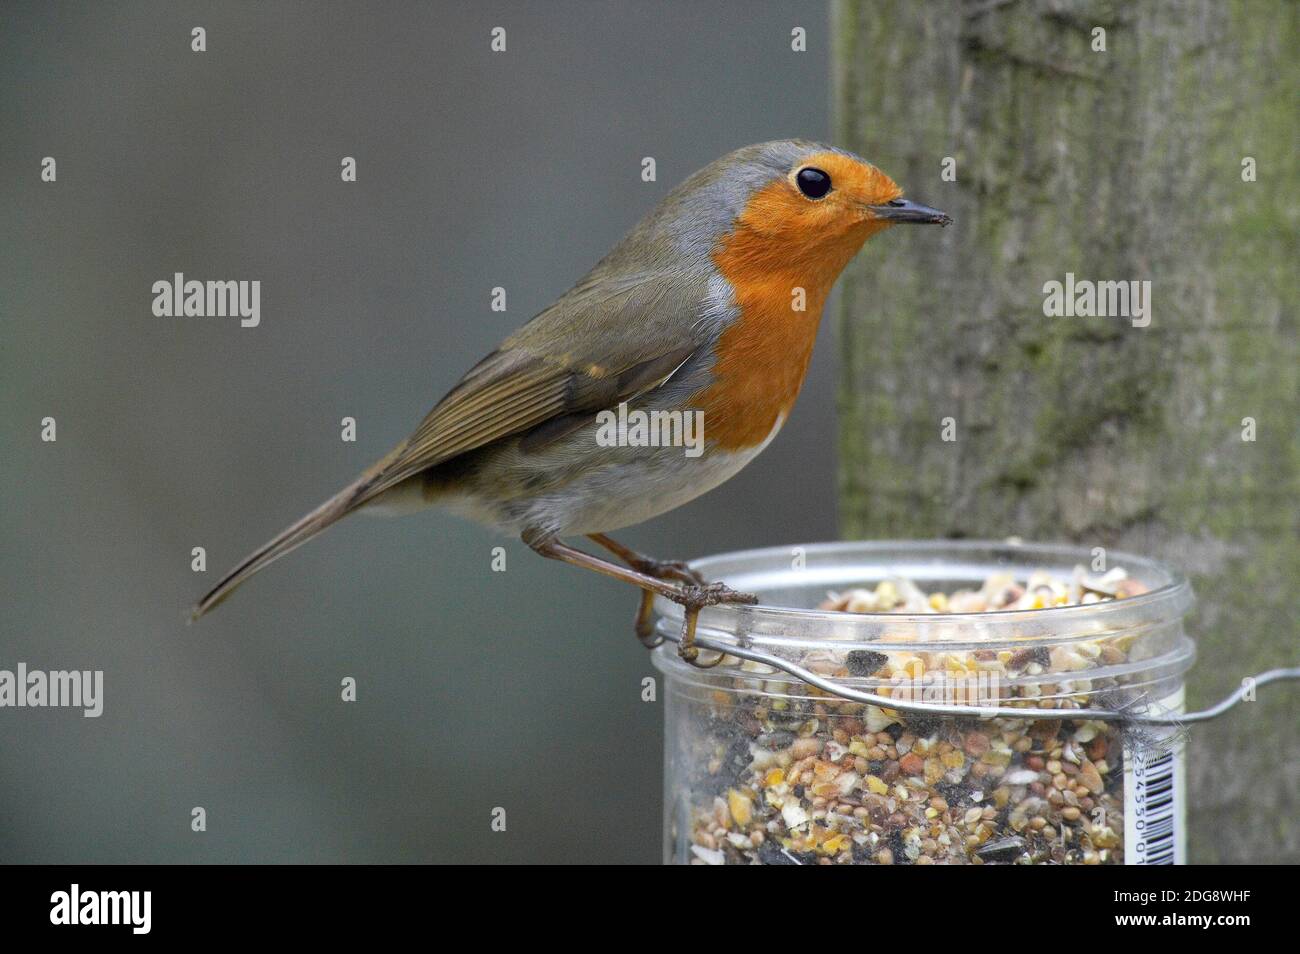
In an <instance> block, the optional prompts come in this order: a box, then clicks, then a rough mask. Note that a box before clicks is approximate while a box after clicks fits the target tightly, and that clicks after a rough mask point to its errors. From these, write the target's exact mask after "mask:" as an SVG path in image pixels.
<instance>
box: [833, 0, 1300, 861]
mask: <svg viewBox="0 0 1300 954" xmlns="http://www.w3.org/2000/svg"><path fill="white" fill-rule="evenodd" d="M1297 9H1298V6H1297V4H1295V3H1265V2H1259V3H1252V2H1246V0H1236V2H1216V0H1181V2H1173V0H1159V2H1148V3H1141V4H1131V5H1130V4H1120V3H1105V2H1084V0H1079V2H1072V0H1022V2H1014V0H969V2H965V3H961V4H951V5H948V4H937V3H916V2H904V0H896V2H852V0H843V2H839V3H837V5H836V7H835V11H834V17H833V28H834V32H835V42H836V54H835V64H834V77H835V87H836V88H835V99H836V107H837V110H838V113H837V119H836V123H837V137H836V138H837V141H838V142H839V143H840V144H842V145H844V146H846V147H848V148H850V149H853V150H854V151H856V152H858V153H859V154H861V155H862V156H864V157H865V158H867V159H869V160H870V161H872V162H874V163H876V164H878V165H879V166H880V167H881V168H883V169H884V170H885V171H887V172H888V173H890V175H892V176H893V177H894V178H895V179H896V180H897V181H898V182H899V183H900V185H902V186H903V187H904V189H906V190H907V194H908V195H909V196H910V197H912V198H915V199H917V200H919V201H922V202H925V203H926V204H927V205H934V206H936V207H938V208H941V209H944V210H945V211H947V212H950V213H951V214H952V215H953V216H954V218H955V219H956V224H955V226H953V227H950V228H948V229H946V230H944V231H942V232H940V231H938V230H936V229H933V228H930V227H899V228H895V229H893V230H891V232H890V233H889V234H887V235H885V236H882V237H880V238H878V239H876V240H875V241H873V242H871V243H870V244H869V245H868V247H867V249H866V250H865V252H864V253H863V254H862V255H860V256H859V258H858V260H857V261H856V262H855V263H854V264H853V265H852V266H851V268H850V270H849V271H848V273H847V274H846V276H845V279H844V282H843V286H842V287H843V293H842V296H841V301H840V310H839V314H838V316H837V318H838V328H839V333H840V335H841V338H840V343H841V347H842V349H843V357H842V375H843V377H842V380H841V393H840V413H841V418H840V427H841V439H840V451H841V468H842V469H841V485H840V486H841V506H842V532H843V533H844V535H845V536H847V537H864V538H886V537H909V538H917V537H920V538H924V537H992V538H1001V537H1006V536H1009V535H1017V536H1021V537H1023V538H1025V539H1026V540H1037V541H1043V542H1054V541H1061V540H1072V541H1076V542H1078V543H1081V544H1085V545H1088V546H1106V547H1113V548H1116V549H1126V550H1131V551H1134V552H1137V553H1141V554H1144V555H1148V556H1152V557H1156V558H1158V559H1163V560H1165V561H1167V562H1169V563H1171V564H1173V565H1174V566H1177V567H1179V568H1181V569H1183V570H1184V571H1185V572H1187V573H1188V575H1189V576H1190V577H1191V578H1192V582H1193V585H1194V586H1195V588H1196V591H1197V594H1198V596H1199V606H1198V609H1197V610H1196V611H1194V616H1193V617H1192V619H1191V621H1190V622H1191V630H1192V632H1193V634H1194V635H1195V636H1196V637H1197V640H1198V646H1199V651H1200V656H1199V659H1198V661H1197V663H1196V666H1195V668H1194V669H1193V670H1192V672H1191V673H1190V674H1189V692H1188V704H1189V707H1190V708H1197V707H1200V706H1202V705H1204V704H1206V703H1209V702H1211V701H1215V700H1217V699H1218V698H1219V697H1220V696H1222V695H1224V694H1226V693H1227V692H1229V691H1230V690H1232V689H1233V688H1235V687H1236V686H1237V685H1238V684H1239V683H1240V680H1241V679H1242V677H1244V676H1246V675H1249V674H1251V673H1255V672H1259V671H1261V670H1263V669H1268V668H1272V667H1275V666H1280V665H1296V664H1297V663H1300V651H1298V650H1300V645H1298V643H1300V640H1297V630H1296V617H1297V613H1296V606H1297V592H1296V591H1297V584H1298V582H1300V549H1298V547H1297V532H1298V527H1297V518H1296V500H1297V490H1298V489H1300V486H1298V484H1300V481H1298V480H1297V471H1298V470H1300V466H1298V462H1300V448H1298V443H1297V439H1296V438H1297V421H1300V406H1298V405H1300V401H1298V394H1300V388H1298V385H1297V369H1298V368H1300V353H1298V351H1300V349H1298V348H1297V335H1296V322H1295V307H1296V301H1297V294H1296V292H1297V287H1296V286H1297V282H1296V277H1295V276H1296V263H1297V247H1296V246H1297V241H1296V236H1297V222H1298V220H1300V201H1298V198H1300V192H1297V188H1296V187H1297V183H1298V182H1300V176H1298V175H1297V173H1298V171H1300V170H1298V169H1297V160H1296V151H1295V150H1296V142H1297V123H1296V112H1295V90H1296V89H1297V88H1300V58H1298V57H1296V55H1295V50H1296V49H1297V47H1298V46H1300V35H1298V34H1300V30H1298V22H1300V14H1298V13H1297ZM1097 27H1101V28H1103V29H1104V30H1105V51H1104V52H1098V51H1094V49H1093V48H1092V45H1093V43H1094V33H1093V31H1094V28H1097ZM945 157H950V158H952V159H954V160H955V170H956V180H955V181H944V180H943V179H942V178H941V171H942V168H943V161H944V158H945ZM1247 157H1250V158H1251V159H1253V160H1254V168H1255V171H1256V175H1257V181H1246V178H1247V176H1246V173H1247V172H1248V166H1249V165H1250V164H1249V163H1246V164H1245V165H1244V164H1243V163H1244V162H1245V160H1246V159H1247ZM1067 272H1072V273H1073V274H1074V275H1075V276H1076V278H1077V279H1080V280H1082V279H1088V280H1093V281H1103V280H1122V281H1134V280H1150V282H1151V311H1150V324H1149V325H1147V326H1145V327H1140V326H1138V325H1136V324H1135V323H1134V322H1132V321H1130V320H1125V319H1121V318H1103V317H1096V318H1082V317H1046V316H1045V314H1044V298H1045V294H1044V284H1045V283H1046V282H1049V281H1053V280H1055V281H1060V282H1065V280H1066V273H1067ZM945 418H953V420H954V425H955V428H956V436H957V439H956V440H955V441H952V442H949V441H945V440H943V439H942V435H941V429H942V427H943V424H942V422H943V419H945ZM1247 418H1249V419H1252V420H1253V422H1254V428H1255V435H1254V436H1255V439H1254V440H1253V441H1252V440H1248V439H1244V438H1248V437H1250V436H1251V435H1250V434H1249V433H1248V429H1249V427H1250V424H1249V423H1247V422H1245V420H1244V419H1247ZM1298 711H1300V687H1298V686H1297V685H1296V684H1295V683H1283V684H1279V685H1275V686H1272V687H1270V688H1268V689H1264V690H1261V692H1260V695H1259V700H1258V701H1257V702H1254V703H1250V704H1247V705H1245V706H1243V707H1242V708H1239V709H1237V710H1235V711H1234V712H1232V713H1231V714H1229V715H1227V716H1225V717H1223V718H1221V719H1219V720H1218V721H1216V722H1213V723H1210V724H1209V725H1207V726H1203V727H1198V728H1195V729H1193V730H1192V734H1191V744H1190V747H1189V750H1188V779H1189V789H1190V799H1189V801H1190V804H1189V822H1190V825H1191V831H1190V837H1189V847H1190V852H1191V857H1192V860H1194V861H1198V862H1256V863H1258V862H1261V861H1289V862H1292V863H1294V862H1297V861H1300V825H1297V818H1300V806H1298V804H1297V802H1298V800H1300V794H1298V793H1300V733H1297V723H1298V722H1300V719H1298V718H1297V712H1298Z"/></svg>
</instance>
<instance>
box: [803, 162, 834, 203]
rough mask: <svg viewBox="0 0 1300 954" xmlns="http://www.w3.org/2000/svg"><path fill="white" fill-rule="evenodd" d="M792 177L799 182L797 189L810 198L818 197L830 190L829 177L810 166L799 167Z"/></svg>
mask: <svg viewBox="0 0 1300 954" xmlns="http://www.w3.org/2000/svg"><path fill="white" fill-rule="evenodd" d="M794 178H795V181H796V182H798V183H799V191H800V192H802V193H803V194H804V195H806V196H807V197H808V198H810V199H820V198H821V197H822V196H824V195H826V193H827V192H830V191H831V177H830V176H828V175H827V174H826V173H824V172H822V171H821V170H820V169H814V168H813V167H812V166H806V167H805V168H803V169H800V170H799V173H798V175H796V176H795V177H794Z"/></svg>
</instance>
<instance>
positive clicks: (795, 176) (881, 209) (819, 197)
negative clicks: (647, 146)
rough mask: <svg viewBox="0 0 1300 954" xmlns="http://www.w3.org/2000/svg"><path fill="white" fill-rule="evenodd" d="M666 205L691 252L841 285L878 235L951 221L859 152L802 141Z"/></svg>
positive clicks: (710, 179) (763, 153)
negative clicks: (720, 254)
mask: <svg viewBox="0 0 1300 954" xmlns="http://www.w3.org/2000/svg"><path fill="white" fill-rule="evenodd" d="M665 205H666V206H667V207H668V209H670V210H671V212H672V216H671V217H672V219H674V220H675V223H674V224H675V225H676V229H675V231H676V234H678V236H680V237H681V238H684V239H686V240H687V241H688V242H689V243H690V244H691V246H692V247H691V248H690V249H689V250H690V251H692V252H696V253H703V252H704V251H705V249H706V248H707V249H708V254H710V255H713V254H716V252H717V250H718V248H719V246H725V247H726V248H727V249H729V250H730V252H731V253H732V254H739V255H741V256H742V257H743V258H745V259H746V260H748V261H750V262H751V263H752V264H753V265H754V266H756V267H767V268H774V269H780V270H785V269H786V268H789V267H794V268H799V269H802V268H808V267H813V268H815V269H816V270H817V271H818V272H820V273H827V274H829V275H830V277H831V280H832V281H833V280H834V276H836V275H838V274H839V272H840V270H841V269H842V268H843V267H844V265H846V264H847V263H848V261H849V259H851V258H852V257H853V255H854V254H855V253H856V252H857V251H858V249H859V248H861V246H862V243H863V242H865V241H866V240H867V239H868V238H870V237H871V236H872V235H874V234H875V233H877V232H880V231H882V230H884V229H886V228H888V227H890V226H891V225H897V224H903V223H910V224H934V225H947V224H948V223H949V222H951V221H952V218H951V217H950V216H949V215H948V214H947V213H945V212H940V211H939V210H938V209H931V208H929V207H927V206H924V205H921V204H919V203H916V202H912V201H910V200H908V199H905V198H903V190H902V189H901V188H900V187H899V186H898V184H897V183H895V182H894V180H893V179H891V178H890V177H889V176H888V175H886V174H885V173H884V172H882V171H881V170H880V169H877V168H876V167H875V166H873V165H872V164H871V163H869V162H867V161H866V160H864V159H862V158H860V157H858V156H856V155H854V154H853V153H851V152H847V151H845V150H843V149H837V148H835V147H833V146H826V145H822V144H821V143H815V142H807V141H804V140H797V139H785V140H778V141H775V142H766V143H759V144H758V145H754V146H746V147H744V148H743V149H737V150H736V151H735V152H732V153H729V154H728V155H726V156H723V157H722V158H721V159H719V160H717V161H716V162H714V163H712V164H711V165H709V166H707V167H705V168H704V169H702V170H700V172H698V173H696V174H695V175H694V176H692V177H691V178H690V179H688V180H687V181H686V182H684V183H683V184H682V185H681V186H680V187H679V188H678V189H677V190H675V194H674V195H672V196H669V199H668V200H666V202H665ZM684 250H686V249H684Z"/></svg>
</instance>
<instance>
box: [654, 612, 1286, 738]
mask: <svg viewBox="0 0 1300 954" xmlns="http://www.w3.org/2000/svg"><path fill="white" fill-rule="evenodd" d="M662 635H663V637H664V638H665V639H667V640H668V641H670V642H674V643H680V642H681V634H680V633H677V634H668V633H664V634H662ZM695 645H696V646H698V647H699V648H700V649H706V650H709V651H711V652H715V653H723V654H725V655H727V656H735V657H737V658H739V659H747V660H749V661H750V662H756V663H761V664H763V665H765V666H771V667H772V668H773V669H779V670H781V671H782V672H784V673H787V674H789V675H791V676H794V677H795V678H796V679H800V680H802V681H803V682H806V683H808V684H809V685H810V686H816V687H817V688H818V689H821V690H822V691H823V692H829V693H831V694H832V695H835V696H839V697H840V698H841V699H847V700H849V701H850V702H861V703H865V704H867V705H873V706H879V707H880V708H882V709H896V710H898V711H899V712H925V713H933V714H938V715H947V716H974V717H977V718H980V719H993V718H1008V719H1061V718H1070V719H1088V720H1092V721H1095V722H1122V723H1125V724H1129V725H1133V724H1136V725H1150V726H1184V725H1187V724H1188V723H1192V722H1208V721H1209V720H1210V719H1214V718H1217V717H1218V716H1221V715H1223V713H1225V712H1227V711H1228V710H1229V709H1231V708H1232V707H1233V706H1235V705H1237V704H1238V703H1239V702H1241V701H1242V700H1243V699H1244V698H1245V696H1246V691H1247V686H1246V685H1242V686H1239V687H1238V688H1237V690H1236V691H1235V692H1233V693H1231V694H1230V695H1228V696H1227V697H1226V698H1224V699H1223V700H1222V701H1221V702H1219V703H1218V704H1217V705H1213V706H1211V707H1210V708H1208V709H1201V710H1198V711H1196V712H1185V713H1179V714H1168V715H1152V714H1148V713H1141V712H1134V711H1125V710H1122V709H1087V708H1085V709H1038V708H1028V707H1025V708H1022V707H1020V706H1012V705H988V706H967V705H955V704H953V705H949V704H947V703H934V702H915V701H913V700H910V699H894V698H891V697H889V696H878V695H876V694H875V693H872V692H863V691H862V690H860V689H850V688H848V687H847V686H841V685H839V684H838V683H837V682H835V681H834V680H832V679H827V678H826V677H825V676H819V675H818V674H817V673H815V672H812V671H811V670H809V669H805V668H804V667H803V666H800V665H798V664H796V663H792V662H788V661H787V660H784V659H781V658H780V657H779V656H773V655H771V654H770V653H765V652H761V651H759V650H757V649H753V648H751V647H750V646H747V645H745V644H744V641H743V639H742V640H741V642H739V643H725V642H719V641H718V640H714V639H710V638H709V637H707V636H703V635H697V636H696V638H695ZM719 661H721V657H719ZM713 665H716V663H714V664H713ZM716 671H717V672H718V673H719V674H721V673H723V672H725V670H716ZM743 675H745V676H753V675H754V674H753V673H744V674H743ZM1080 676H1082V674H1080ZM1063 678H1069V677H1063ZM1076 678H1077V677H1076ZM1085 678H1086V677H1085ZM1252 679H1253V686H1252V688H1259V687H1260V686H1266V685H1268V684H1269V683H1270V682H1279V681H1281V680H1284V679H1300V667H1292V668H1287V669H1270V670H1269V671H1268V672H1262V673H1260V674H1259V675H1258V676H1254V677H1252Z"/></svg>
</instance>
